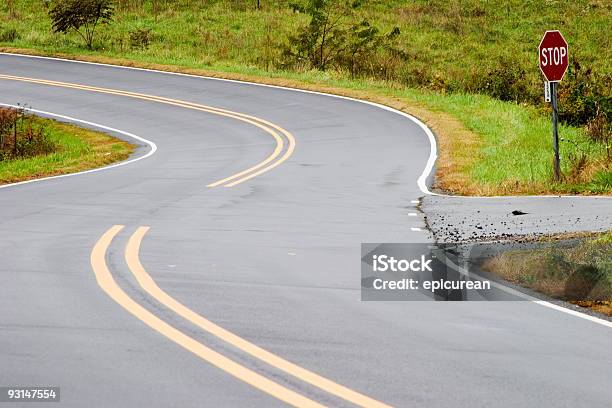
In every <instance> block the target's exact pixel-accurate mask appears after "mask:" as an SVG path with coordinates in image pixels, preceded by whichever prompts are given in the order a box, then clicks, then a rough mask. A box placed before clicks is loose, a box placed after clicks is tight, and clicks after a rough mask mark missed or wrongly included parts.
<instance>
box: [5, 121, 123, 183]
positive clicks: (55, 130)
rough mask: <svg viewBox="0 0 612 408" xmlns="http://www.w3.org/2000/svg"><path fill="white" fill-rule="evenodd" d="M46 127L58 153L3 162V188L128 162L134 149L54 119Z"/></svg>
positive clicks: (96, 133) (41, 123)
mask: <svg viewBox="0 0 612 408" xmlns="http://www.w3.org/2000/svg"><path fill="white" fill-rule="evenodd" d="M36 122H37V125H44V126H45V129H46V133H47V136H48V138H49V140H50V141H52V142H53V143H54V144H55V146H56V148H55V151H54V152H52V153H50V154H46V155H40V156H34V157H28V158H23V159H14V160H3V161H0V185H1V184H7V183H15V182H18V181H24V180H30V179H35V178H40V177H46V176H55V175H59V174H67V173H75V172H78V171H83V170H89V169H93V168H96V167H102V166H105V165H107V164H111V163H114V162H117V161H120V160H125V159H127V158H128V157H129V156H130V154H131V153H132V152H133V151H134V146H133V145H131V144H130V143H127V142H125V141H122V140H119V139H116V138H114V137H112V136H109V135H107V134H104V133H100V132H96V131H93V130H89V129H83V128H80V127H78V126H74V125H71V124H66V123H60V122H57V121H54V120H50V119H40V118H38V119H36Z"/></svg>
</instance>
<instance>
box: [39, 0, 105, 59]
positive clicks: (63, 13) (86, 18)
mask: <svg viewBox="0 0 612 408" xmlns="http://www.w3.org/2000/svg"><path fill="white" fill-rule="evenodd" d="M114 6H115V5H114V1H113V0H55V2H54V4H53V7H52V8H51V9H50V10H49V16H50V17H51V20H52V22H53V31H55V32H56V33H64V34H66V33H67V32H69V31H72V30H74V31H75V32H76V33H78V34H79V35H80V36H81V37H82V38H83V40H85V45H87V48H89V49H91V48H92V45H93V40H94V36H95V32H96V27H97V26H98V24H100V23H101V24H107V23H109V22H111V21H112V17H113V14H114V12H115V8H114Z"/></svg>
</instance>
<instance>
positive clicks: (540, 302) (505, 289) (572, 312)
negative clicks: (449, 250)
mask: <svg viewBox="0 0 612 408" xmlns="http://www.w3.org/2000/svg"><path fill="white" fill-rule="evenodd" d="M444 263H445V264H446V265H448V266H450V267H451V268H452V269H454V270H456V271H457V272H459V273H460V274H462V275H464V276H466V277H468V278H471V277H475V278H477V279H479V280H481V281H482V280H487V281H489V282H491V286H492V287H494V288H497V289H499V290H501V291H502V292H506V293H507V294H509V295H512V296H517V297H520V298H522V299H525V300H528V301H530V302H532V303H537V304H538V305H540V306H544V307H548V308H550V309H554V310H557V311H559V312H562V313H566V314H569V315H572V316H575V317H579V318H581V319H585V320H589V321H591V322H593V323H597V324H600V325H602V326H606V327H610V328H612V322H611V321H608V320H605V319H600V318H599V317H595V316H591V315H588V314H586V313H583V312H580V311H578V310H572V309H568V308H566V307H563V306H559V305H556V304H554V303H551V302H547V301H546V300H541V299H538V298H536V297H533V296H531V295H528V294H526V293H523V292H520V291H518V290H516V289H512V288H509V287H507V286H504V285H502V284H500V283H499V282H495V281H492V280H489V279H486V278H484V277H482V276H480V275H478V274H477V273H474V272H469V271H466V270H465V269H464V268H462V267H461V266H459V265H457V264H455V263H454V262H453V261H451V260H449V259H448V258H446V260H445V262H444Z"/></svg>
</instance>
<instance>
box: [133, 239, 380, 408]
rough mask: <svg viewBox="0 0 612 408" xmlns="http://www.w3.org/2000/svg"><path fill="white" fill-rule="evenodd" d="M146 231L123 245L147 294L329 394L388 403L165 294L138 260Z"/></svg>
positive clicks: (376, 407) (374, 404) (364, 403)
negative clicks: (266, 347) (281, 354)
mask: <svg viewBox="0 0 612 408" xmlns="http://www.w3.org/2000/svg"><path fill="white" fill-rule="evenodd" d="M147 231H149V227H140V228H138V229H137V230H136V232H134V234H133V235H132V236H131V237H130V239H129V241H128V244H127V246H126V248H125V261H126V263H127V265H128V267H129V269H130V271H131V272H132V274H133V275H134V276H135V277H136V280H137V281H138V283H139V284H140V286H141V287H142V288H143V289H144V290H145V291H146V292H147V293H148V294H149V295H151V296H152V297H154V298H155V299H157V300H158V301H159V302H160V303H161V304H163V305H164V306H166V307H167V308H169V309H171V310H172V311H174V312H175V313H177V314H178V315H179V316H182V317H183V318H185V319H187V320H188V321H190V322H192V323H193V324H195V325H196V326H198V327H200V328H201V329H203V330H204V331H206V332H208V333H210V334H213V335H214V336H216V337H218V338H220V339H221V340H223V341H225V342H227V343H229V344H231V345H233V346H235V347H237V348H238V349H240V350H242V351H244V352H245V353H247V354H249V355H251V356H253V357H255V358H257V359H259V360H261V361H263V362H265V363H267V364H269V365H271V366H272V367H275V368H277V369H279V370H282V371H284V372H285V373H287V374H290V375H292V376H294V377H296V378H298V379H300V380H302V381H304V382H306V383H308V384H311V385H313V386H315V387H318V388H320V389H322V390H324V391H326V392H328V393H330V394H333V395H335V396H337V397H340V398H342V399H344V400H346V401H349V402H351V403H353V404H355V405H358V406H361V407H372V408H382V407H386V408H388V407H389V405H386V404H384V403H382V402H380V401H377V400H375V399H372V398H370V397H368V396H367V395H364V394H361V393H359V392H356V391H353V390H351V389H350V388H347V387H345V386H343V385H340V384H338V383H336V382H334V381H331V380H329V379H327V378H325V377H322V376H320V375H318V374H316V373H314V372H312V371H309V370H307V369H305V368H302V367H300V366H298V365H296V364H294V363H291V362H290V361H287V360H285V359H283V358H282V357H279V356H277V355H275V354H272V353H271V352H269V351H267V350H264V349H262V348H261V347H259V346H257V345H255V344H253V343H251V342H249V341H247V340H245V339H243V338H241V337H239V336H237V335H236V334H234V333H232V332H229V331H227V330H226V329H224V328H222V327H220V326H218V325H216V324H215V323H213V322H211V321H210V320H208V319H206V318H204V317H202V316H201V315H199V314H198V313H196V312H194V311H193V310H191V309H189V308H188V307H186V306H184V305H183V304H181V303H180V302H178V301H177V300H175V299H174V298H173V297H171V296H170V295H168V294H167V293H166V292H164V291H163V290H162V289H161V288H160V287H159V286H157V284H156V283H155V281H154V280H153V278H151V276H150V275H149V274H148V273H147V272H146V270H145V269H144V267H143V266H142V264H141V262H140V257H139V253H140V245H141V243H142V239H143V237H144V235H145V234H146V233H147Z"/></svg>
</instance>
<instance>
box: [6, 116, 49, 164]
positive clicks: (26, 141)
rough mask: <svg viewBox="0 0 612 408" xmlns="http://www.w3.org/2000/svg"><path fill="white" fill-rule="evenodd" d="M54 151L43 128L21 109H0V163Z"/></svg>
mask: <svg viewBox="0 0 612 408" xmlns="http://www.w3.org/2000/svg"><path fill="white" fill-rule="evenodd" d="M55 150H56V146H55V143H53V141H52V140H50V139H49V137H48V135H47V132H46V130H45V127H44V126H42V125H38V124H37V123H36V119H35V118H34V117H33V116H31V115H27V114H26V113H25V112H24V111H23V110H21V109H13V108H0V161H2V160H9V159H18V158H24V157H32V156H38V155H42V154H48V153H51V152H53V151H55Z"/></svg>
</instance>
